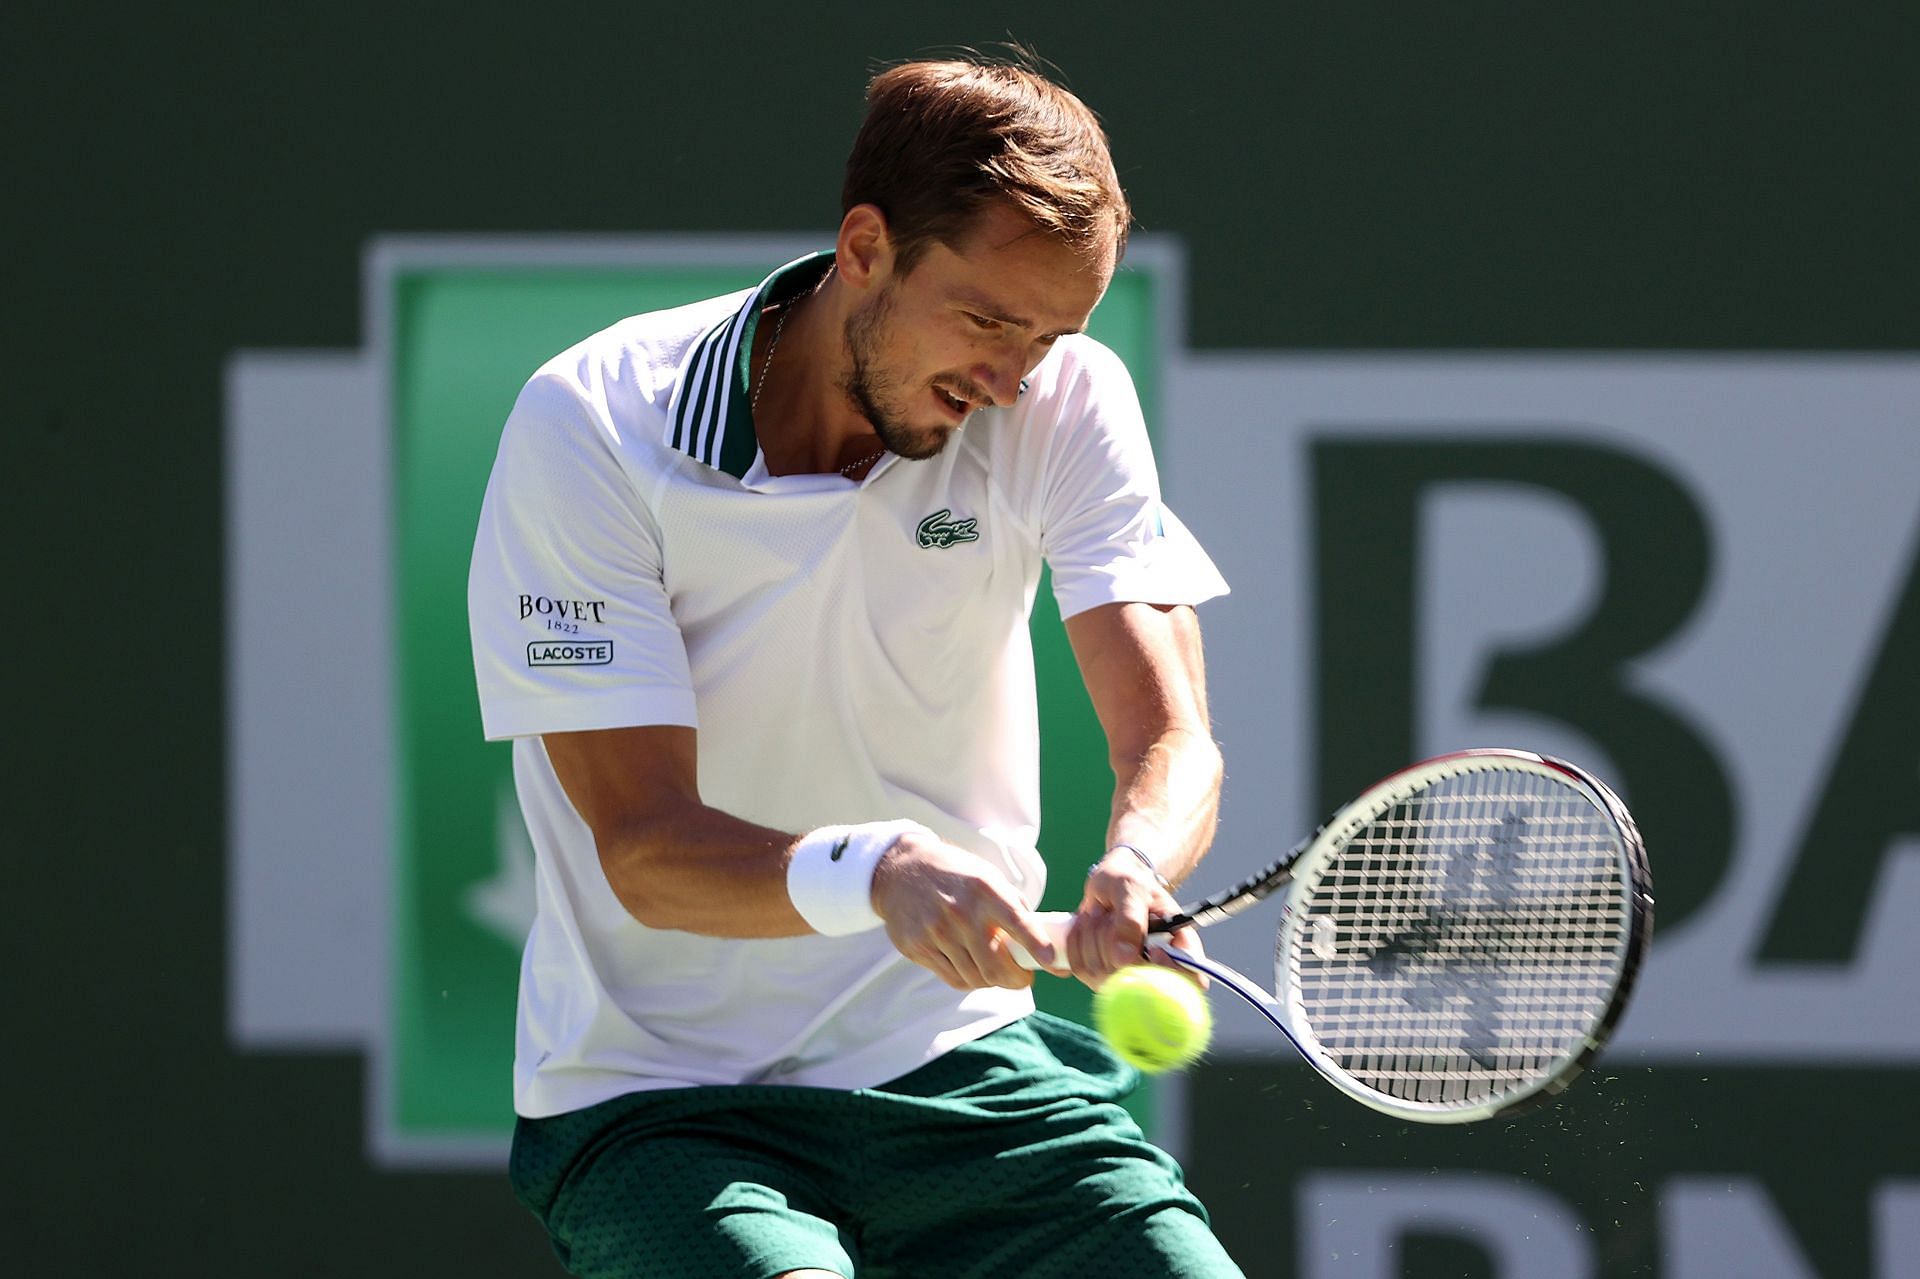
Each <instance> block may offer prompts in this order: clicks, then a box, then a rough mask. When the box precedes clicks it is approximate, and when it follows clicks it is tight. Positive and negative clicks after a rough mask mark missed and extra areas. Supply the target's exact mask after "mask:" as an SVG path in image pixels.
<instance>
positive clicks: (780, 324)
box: [747, 301, 793, 413]
mask: <svg viewBox="0 0 1920 1279" xmlns="http://www.w3.org/2000/svg"><path fill="white" fill-rule="evenodd" d="M791 310H793V303H792V302H790V301H788V302H782V303H781V304H780V318H779V319H778V320H776V321H774V325H773V340H772V341H771V342H768V343H767V353H766V354H765V355H764V356H762V357H761V358H760V379H759V381H757V382H755V383H754V384H753V395H752V396H751V397H750V398H749V399H748V400H747V407H748V408H749V409H751V410H753V411H754V412H756V413H757V412H759V411H760V392H762V391H764V390H766V389H767V374H769V373H771V372H773V353H774V352H775V351H777V350H779V349H780V335H781V334H782V333H785V332H786V331H787V312H789V311H791Z"/></svg>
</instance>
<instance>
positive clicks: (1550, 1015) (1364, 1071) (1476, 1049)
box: [1279, 768, 1630, 1105]
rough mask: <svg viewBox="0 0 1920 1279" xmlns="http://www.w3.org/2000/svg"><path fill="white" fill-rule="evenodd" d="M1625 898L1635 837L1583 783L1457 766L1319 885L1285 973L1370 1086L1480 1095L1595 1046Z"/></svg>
mask: <svg viewBox="0 0 1920 1279" xmlns="http://www.w3.org/2000/svg"><path fill="white" fill-rule="evenodd" d="M1624 898H1625V892H1624V885H1623V882H1622V871H1621V843H1620V839H1619V836H1618V834H1617V832H1616V829H1615V827H1614V825H1613V823H1612V821H1611V820H1610V819H1609V818H1608V817H1607V816H1606V815H1605V814H1604V813H1603V812H1602V811H1601V810H1600V809H1599V808H1598V807H1596V805H1595V804H1594V803H1593V802H1592V801H1591V800H1590V799H1588V798H1587V797H1586V796H1585V795H1584V794H1583V793H1582V792H1580V791H1578V790H1576V789H1574V788H1572V787H1570V786H1568V785H1566V784H1564V783H1562V782H1559V781H1557V780H1555V779H1553V778H1550V777H1545V776H1542V775H1540V774H1537V773H1533V772H1525V771H1519V770H1506V769H1499V768H1488V769H1482V770H1479V771H1473V772H1468V773H1464V774H1461V775H1457V776H1452V777H1447V778H1443V779H1442V780H1440V781H1438V782H1435V783H1432V784H1430V785H1429V786H1427V787H1426V788H1425V789H1422V790H1419V791H1417V792H1415V793H1413V794H1410V795H1407V796H1404V797H1402V798H1401V799H1399V800H1398V801H1397V802H1394V803H1392V804H1390V805H1389V806H1387V807H1386V808H1385V809H1384V810H1383V811H1381V812H1380V813H1378V814H1377V815H1376V816H1375V817H1374V818H1373V820H1372V821H1370V822H1368V823H1366V824H1365V825H1364V826H1363V827H1362V828H1361V829H1360V830H1358V831H1357V832H1356V833H1354V834H1353V835H1352V836H1351V837H1350V838H1349V840H1348V841H1347V843H1346V845H1345V847H1344V848H1343V849H1342V850H1341V851H1340V852H1338V853H1337V854H1336V855H1335V856H1334V857H1333V858H1332V859H1330V861H1329V862H1328V863H1327V864H1326V865H1325V866H1324V868H1323V869H1322V872H1321V873H1320V875H1319V876H1318V877H1317V879H1316V880H1315V882H1314V883H1312V884H1311V885H1306V886H1302V890H1301V891H1300V892H1298V893H1297V894H1296V898H1295V900H1296V904H1297V905H1296V909H1297V912H1298V915H1299V918H1298V920H1297V921H1296V923H1295V924H1294V925H1293V926H1290V927H1289V928H1288V929H1287V930H1286V931H1285V932H1283V934H1282V952H1281V954H1280V956H1279V962H1280V964H1281V966H1282V968H1283V969H1284V970H1285V972H1283V974H1282V982H1283V984H1284V985H1285V986H1286V987H1287V988H1288V989H1289V991H1290V994H1291V997H1292V998H1293V1000H1294V1001H1295V1006H1296V1007H1295V1011H1296V1016H1297V1020H1298V1022H1299V1024H1300V1025H1302V1026H1303V1027H1305V1028H1306V1029H1308V1030H1309V1032H1310V1034H1311V1035H1312V1036H1313V1037H1314V1038H1315V1039H1316V1040H1317V1042H1318V1044H1319V1046H1320V1048H1321V1049H1322V1051H1324V1052H1325V1053H1326V1055H1327V1056H1328V1058H1329V1059H1330V1061H1331V1062H1332V1063H1333V1064H1334V1065H1335V1066H1337V1067H1338V1068H1339V1069H1341V1070H1343V1071H1345V1072H1346V1073H1348V1074H1350V1075H1351V1076H1353V1077H1354V1078H1355V1079H1356V1080H1357V1081H1359V1082H1360V1083H1361V1084H1362V1085H1364V1086H1366V1087H1369V1088H1373V1089H1375V1090H1377V1091H1379V1092H1381V1093H1383V1094H1386V1095H1388V1096H1390V1097H1393V1098H1395V1099H1398V1100H1402V1101H1409V1102H1415V1103H1420V1104H1432V1105H1461V1104H1471V1103H1478V1102H1481V1101H1484V1100H1486V1099H1488V1098H1490V1097H1498V1096H1500V1095H1502V1094H1504V1093H1508V1092H1513V1091H1518V1090H1523V1089H1525V1088H1528V1087H1530V1086H1532V1085H1534V1084H1535V1083H1537V1081H1538V1080H1539V1079H1540V1078H1541V1077H1542V1076H1543V1075H1547V1074H1551V1073H1553V1072H1554V1071H1556V1070H1557V1068H1558V1067H1559V1065H1560V1064H1561V1063H1562V1062H1564V1061H1565V1060H1566V1059H1568V1058H1569V1057H1570V1056H1571V1055H1573V1054H1575V1053H1577V1052H1579V1050H1580V1049H1581V1047H1582V1046H1583V1044H1584V1042H1585V1039H1586V1036H1587V1034H1588V1033H1589V1032H1590V1031H1591V1029H1592V1027H1593V1026H1594V1025H1595V1023H1596V1021H1597V1019H1598V1018H1599V1017H1601V1016H1602V1015H1603V1013H1604V1011H1605V1009H1606V1008H1607V1006H1608V1003H1609V1001H1610V999H1611V997H1612V992H1613V990H1614V987H1615V984H1616V980H1617V978H1618V975H1619V972H1620V968H1621V964H1622V962H1623V955H1624V951H1625V947H1626V940H1627V931H1628V928H1629V926H1630V925H1629V921H1628V913H1627V908H1626V906H1625V903H1624Z"/></svg>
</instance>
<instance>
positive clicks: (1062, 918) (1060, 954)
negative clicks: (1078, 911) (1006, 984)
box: [1007, 910, 1073, 971]
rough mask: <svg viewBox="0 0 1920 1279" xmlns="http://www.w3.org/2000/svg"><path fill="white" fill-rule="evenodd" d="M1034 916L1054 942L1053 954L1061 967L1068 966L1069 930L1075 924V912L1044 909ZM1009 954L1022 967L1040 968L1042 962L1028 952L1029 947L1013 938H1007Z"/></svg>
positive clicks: (1036, 969)
mask: <svg viewBox="0 0 1920 1279" xmlns="http://www.w3.org/2000/svg"><path fill="white" fill-rule="evenodd" d="M1034 918H1035V919H1037V920H1039V921H1040V926H1041V927H1042V928H1044V929H1046V931H1047V937H1048V939H1049V940H1050V941H1052V942H1053V955H1054V958H1055V960H1057V961H1058V962H1059V965H1060V967H1062V968H1065V967H1066V966H1067V930H1068V929H1069V928H1071V927H1072V926H1073V913H1072V912H1071V911H1065V910H1043V911H1039V912H1036V913H1035V915H1034ZM1007 954H1008V955H1010V956H1012V958H1013V962H1014V963H1016V964H1018V965H1020V966H1021V967H1022V968H1031V969H1033V970H1035V971H1038V970H1039V969H1040V966H1041V965H1040V963H1039V961H1038V960H1036V959H1035V958H1034V957H1033V956H1032V955H1029V954H1028V953H1027V948H1026V947H1025V946H1022V945H1021V944H1020V943H1019V942H1017V941H1015V940H1013V938H1011V937H1009V938H1007Z"/></svg>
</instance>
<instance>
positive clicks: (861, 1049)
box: [468, 254, 1226, 1117]
mask: <svg viewBox="0 0 1920 1279" xmlns="http://www.w3.org/2000/svg"><path fill="white" fill-rule="evenodd" d="M831 260H832V259H831V256H830V255H827V254H816V255H814V256H812V257H808V258H802V259H800V260H799V261H798V262H794V263H791V264H789V265H788V266H786V267H783V268H781V269H780V270H779V271H776V272H775V273H774V274H773V275H772V276H770V277H768V279H767V280H766V281H765V282H764V283H763V284H762V285H761V286H760V287H759V288H758V289H754V290H748V291H745V292H741V293H736V294H733V295H731V296H728V297H722V298H715V299H712V300H710V301H706V302H700V303H696V304H694V305H692V306H686V307H681V308H678V309H675V310H670V311H662V312H657V313H654V314H651V315H642V316H636V317H634V318H632V319H628V320H624V321H622V322H621V323H619V324H616V325H614V326H613V327H612V328H610V329H607V330H605V331H604V332H601V333H598V334H596V335H594V336H593V337H590V338H588V339H587V340H586V341H584V342H582V343H580V344H579V345H578V346H576V347H574V348H572V349H571V350H568V351H566V352H563V353H562V354H560V355H559V356H556V357H555V358H554V359H553V360H551V361H549V362H548V363H547V364H546V365H545V366H543V367H542V368H541V369H540V370H539V371H538V372H537V373H536V374H535V375H534V376H533V378H532V380H531V381H529V382H528V383H527V386H526V388H525V389H524V390H523V391H522V392H521V394H520V398H519V401H518V402H517V403H516V404H515V406H514V409H513V413H512V415H511V416H510V417H509V418H508V420H507V425H506V428H505V431H504V434H503V435H502V438H501V442H500V452H499V456H498V459H497V460H496V462H495V464H494V470H493V475H492V478H491V480H490V481H489V483H488V486H487V494H486V501H485V504H484V506H483V508H482V511H481V516H480V527H479V532H478V536H477V537H476V539H475V545H474V553H473V566H472V573H471V576H470V579H469V586H468V606H469V615H470V622H471V626H472V636H473V649H474V665H475V669H476V672H477V676H478V681H479V688H480V704H481V712H482V719H483V722H484V725H485V729H486V734H487V737H488V738H489V739H500V738H512V739H513V742H514V779H515V782H516V784H517V786H518V789H519V794H520V802H521V807H522V809H523V811H524V813H525V816H526V820H527V826H528V831H529V833H530V835H531V836H532V839H533V845H534V849H535V852H536V854H537V864H538V873H537V883H538V895H539V911H538V916H537V918H536V920H535V923H534V926H533V930H532V933H531V935H530V936H529V938H528V941H527V948H526V954H525V957H524V960H523V963H522V966H521V981H520V1008H519V1027H518V1035H517V1045H516V1050H517V1051H516V1059H515V1066H514V1085H515V1107H516V1109H517V1110H518V1111H519V1113H521V1114H523V1115H527V1116H530V1117H540V1116H545V1115H553V1114H558V1113H562V1112H565V1111H570V1110H576V1109H579V1108H581V1107H583V1106H588V1105H592V1104H594V1103H596V1102H599V1101H603V1100H606V1099H608V1098H610V1097H613V1096H617V1095H619V1094H622V1093H627V1092H633V1091H637V1090H642V1089H649V1088H670V1087H681V1086H688V1085H699V1084H737V1083H745V1082H768V1083H784V1084H801V1085H811V1086H820V1087H833V1088H856V1087H866V1086H871V1085H874V1084H878V1083H882V1082H885V1081H886V1080H888V1079H892V1078H895V1077H897V1076H899V1075H902V1074H905V1073H906V1072H908V1071H910V1070H912V1069H914V1068H916V1067H918V1066H920V1065H922V1064H923V1063H925V1062H926V1061H928V1060H930V1059H931V1058H933V1057H934V1056H937V1055H938V1054H939V1053H941V1052H944V1051H945V1050H947V1049H948V1048H951V1047H953V1046H954V1045H956V1044H959V1043H963V1042H966V1041H967V1040H970V1039H973V1038H976V1037H978V1036H980V1035H983V1034H986V1033H987V1032H988V1031H991V1030H994V1029H996V1028H998V1027H1000V1026H1002V1025H1005V1024H1007V1023H1008V1022H1010V1021H1013V1020H1015V1019H1017V1018H1019V1017H1021V1016H1023V1015H1025V1014H1026V1013H1028V1012H1030V1011H1031V1010H1032V1007H1033V1004H1032V997H1031V995H1030V994H1029V993H1028V992H1026V991H1024V990H1021V991H1013V990H998V989H993V990H980V991H973V992H970V993H962V992H958V991H954V990H952V989H950V988H949V987H947V986H946V985H944V984H943V983H942V982H940V981H939V980H938V979H937V978H936V977H934V976H933V974H931V973H929V972H927V971H926V970H925V969H923V968H920V967H919V966H918V965H915V964H913V963H911V962H909V961H908V960H906V959H905V958H903V957H902V956H901V955H900V954H899V953H898V952H896V951H895V950H894V949H893V947H892V945H891V944H890V943H889V942H888V940H887V937H886V934H885V932H884V931H873V932H868V933H862V934H858V935H855V936H852V937H842V938H827V937H821V936H813V935H810V936H804V937H794V938H783V939H775V940H734V939H724V938H711V937H700V936H695V935H693V934H690V933H684V932H678V931H672V930H659V929H651V928H647V927H645V926H643V925H642V924H640V923H639V922H638V921H636V920H635V919H634V918H633V917H632V916H631V915H629V914H628V913H627V911H626V910H625V909H624V908H623V907H622V906H621V905H620V903H619V901H618V900H617V899H616V898H615V897H614V894H613V891H612V889H611V888H610V887H609V886H608V884H607V882H606V878H605V876H604V874H603V872H602V871H601V868H600V862H599V858H598V855H597V853H596V850H595V847H594V841H593V837H592V834H591V833H590V832H589V830H588V829H587V827H586V825H585V823H584V822H583V821H582V820H581V818H580V816H579V814H578V813H576V812H575V811H574V809H573V806H572V805H571V803H570V802H569V801H568V799H567V797H566V794H565V792H564V791H563V790H562V788H561V787H560V784H559V782H558V780H557V779H556V778H555V776H554V773H553V769H552V766H551V765H550V764H549V762H548V760H547V756H546V752H545V750H544V748H543V746H542V744H541V741H540V735H541V734H544V733H555V732H567V731H574V730H583V729H599V728H618V727H625V726H632V725H644V724H684V725H689V726H693V727H696V728H697V729H698V730H699V736H698V741H699V779H700V795H701V799H702V800H703V801H704V802H705V803H707V804H709V805H711V806H713V807H715V808H718V809H721V810H724V811H726V812H729V813H732V814H734V815H736V816H738V817H741V818H744V819H746V820H748V821H752V822H757V823H760V824H762V825H766V826H770V827H773V828H775V829H778V830H784V831H792V832H795V833H798V832H803V831H807V830H811V829H813V828H814V827H817V826H823V825H828V824H832V823H842V822H849V823H850V822H867V821H880V820H885V819H891V818H911V819H913V820H915V821H919V822H922V823H924V824H925V825H927V826H929V827H931V828H932V829H933V830H934V831H935V832H937V833H938V834H939V835H941V836H942V837H943V838H945V839H947V840H950V841H952V842H953V843H955V844H958V845H960V846H962V847H965V848H967V849H970V850H971V851H973V852H975V853H977V854H978V855H979V856H980V857H982V858H984V859H986V860H987V861H990V862H992V863H993V864H994V865H996V866H998V867H1000V868H1001V870H1003V871H1004V872H1005V873H1006V874H1007V876H1008V877H1009V878H1010V879H1011V880H1012V882H1013V883H1014V884H1015V885H1016V886H1017V887H1018V889H1019V890H1020V892H1021V893H1022V894H1023V895H1024V896H1025V898H1026V900H1027V901H1028V902H1029V903H1030V904H1037V903H1038V901H1039V899H1040V893H1041V889H1042V888H1043V886H1044V882H1045V866H1044V864H1043V863H1042V861H1041V859H1040V856H1039V855H1038V853H1037V852H1036V851H1035V845H1036V843H1037V841H1038V838H1039V821H1040V787H1039V731H1038V723H1037V708H1036V697H1035V690H1034V673H1033V660H1032V651H1031V646H1030V643H1029V638H1028V613H1029V610H1030V608H1031V606H1032V603H1033V598H1034V593H1035V590H1036V588H1037V584H1038V581H1039V575H1040V568H1041V564H1042V562H1043V561H1045V562H1046V563H1047V564H1049V565H1050V566H1051V568H1052V572H1053V587H1054V592H1055V595H1056V598H1057V599H1058V602H1059V605H1060V611H1061V613H1062V614H1063V615H1066V616H1071V615H1073V614H1075V613H1079V612H1082V611H1084V610H1086V609H1089V608H1092V607H1095V606H1096V605H1100V604H1105V603H1110V602H1114V601H1123V600H1137V601H1145V602H1151V603H1160V604H1195V603H1198V602H1200V601H1201V600H1204V599H1207V598H1209V597H1210V596H1213V595H1217V594H1220V593H1222V592H1224V591H1225V590H1226V584H1225V583H1224V582H1223V581H1222V580H1221V578H1220V575H1219V573H1218V572H1217V571H1216V570H1215V568H1214V566H1213V564H1212V562H1211V561H1210V560H1209V559H1208V558H1207V556H1206V554H1205V552H1204V551H1202V550H1201V549H1200V547H1199V546H1198V544H1197V543H1196V542H1195V541H1194V540H1193V538H1192V537H1191V536H1190V535H1189V534H1188V533H1187V531H1186V530H1185V529H1184V528H1183V527H1182V526H1181V525H1180V523H1179V522H1178V521H1177V520H1176V519H1175V518H1174V517H1173V515H1172V513H1171V512H1169V511H1167V510H1166V508H1165V507H1164V506H1163V505H1162V504H1161V502H1160V493H1159V482H1158V478H1157V476H1156V474H1155V471H1154V465H1153V458H1152V455H1151V452H1150V450H1149V447H1148V441H1147V434H1146V429H1145V426H1144V423H1143V422H1142V420H1141V415H1140V407H1139V401H1138V398H1137V396H1136V395H1135V393H1134V389H1133V384H1132V381H1131V379H1130V378H1129V377H1128V375H1127V372H1126V370H1125V368H1124V367H1123V366H1122V365H1121V363H1120V361H1119V360H1118V359H1117V358H1116V357H1115V356H1114V355H1113V354H1112V352H1110V351H1108V350H1107V349H1106V348H1105V347H1103V346H1101V345H1100V344H1099V343H1097V342H1095V341H1093V340H1092V339H1090V338H1086V337H1068V338H1065V339H1063V340H1061V341H1060V342H1059V343H1057V344H1056V346H1055V349H1054V350H1053V352H1052V353H1051V354H1049V355H1048V356H1047V358H1046V359H1045V360H1044V361H1043V362H1042V363H1041V364H1040V366H1039V367H1038V368H1037V369H1036V370H1035V371H1034V372H1033V374H1032V375H1031V376H1030V378H1029V385H1028V388H1027V390H1026V392H1025V393H1024V394H1023V395H1022V396H1021V398H1020V400H1019V402H1018V403H1017V404H1016V405H1015V406H1014V407H1012V408H1010V409H989V410H981V411H978V412H976V413H975V414H974V415H973V417H972V418H971V419H970V420H969V421H968V422H967V424H966V426H965V427H964V428H963V429H962V430H961V431H960V432H959V433H958V434H957V435H955V436H954V437H953V439H952V440H951V442H950V443H949V444H948V446H947V448H946V449H945V451H943V452H942V453H941V454H940V455H939V456H938V457H935V458H932V459H929V460H926V461H907V460H905V459H902V458H898V457H894V456H891V455H889V456H888V457H887V458H885V459H884V460H883V461H881V462H880V463H879V464H878V465H877V466H875V467H874V468H873V469H872V470H871V471H870V472H869V474H868V475H867V476H866V478H865V479H864V480H862V481H860V482H857V483H856V482H854V481H852V480H848V479H845V478H843V477H841V476H839V475H791V476H777V477H776V476H771V475H769V474H768V473H767V471H766V467H765V463H764V460H763V459H762V458H761V457H760V456H759V452H758V448H757V445H756V443H755V439H754V433H753V421H752V416H751V412H750V410H749V392H748V383H747V375H748V369H747V353H748V352H749V351H751V349H752V344H753V328H754V324H755V323H756V321H757V319H758V316H759V312H760V310H761V309H762V308H763V307H764V306H766V305H768V304H769V303H770V302H775V301H780V300H783V299H785V298H787V297H791V296H794V295H795V294H797V293H798V292H799V291H801V290H802V289H806V288H810V287H812V285H813V284H814V283H815V282H816V281H817V280H818V279H819V278H820V276H821V275H822V274H823V273H824V271H825V270H826V268H827V266H828V265H829V264H830V263H831Z"/></svg>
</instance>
